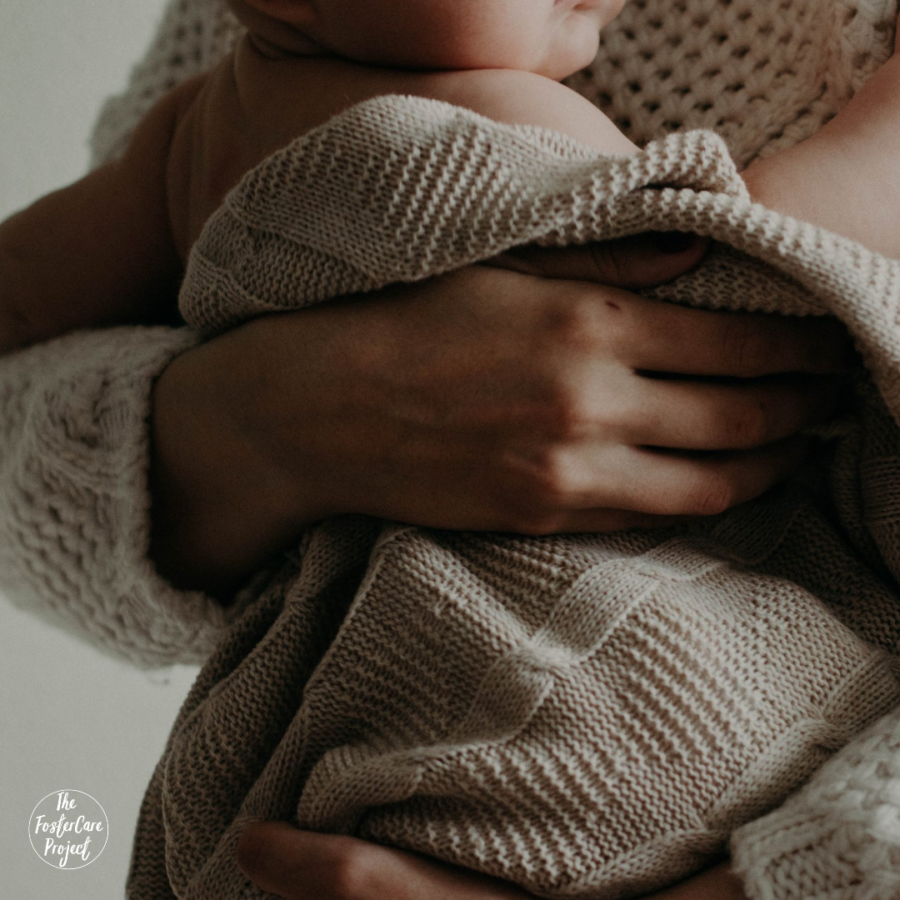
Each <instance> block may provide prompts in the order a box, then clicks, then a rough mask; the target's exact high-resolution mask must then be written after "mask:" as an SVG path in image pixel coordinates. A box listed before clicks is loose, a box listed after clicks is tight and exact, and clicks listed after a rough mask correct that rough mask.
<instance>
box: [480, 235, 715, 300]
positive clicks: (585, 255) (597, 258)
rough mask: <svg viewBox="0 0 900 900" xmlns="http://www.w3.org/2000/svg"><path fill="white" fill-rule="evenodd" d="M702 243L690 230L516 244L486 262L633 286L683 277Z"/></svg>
mask: <svg viewBox="0 0 900 900" xmlns="http://www.w3.org/2000/svg"><path fill="white" fill-rule="evenodd" d="M708 246H709V241H708V240H706V239H705V238H700V237H698V236H697V235H694V234H686V233H684V232H680V231H668V232H661V233H656V232H651V233H648V234H639V235H635V236H634V237H627V238H620V239H618V240H614V241H603V242H600V243H592V244H585V245H584V246H580V247H565V248H560V249H557V248H547V247H534V246H527V247H517V248H514V249H513V250H510V251H508V252H507V253H504V254H503V255H502V256H499V257H496V258H494V259H492V260H489V261H488V264H489V265H491V266H497V267H500V268H504V269H511V270H512V271H516V272H521V273H523V274H525V275H538V276H541V277H543V278H561V279H565V280H567V281H593V282H596V283H598V284H604V285H610V286H612V287H619V288H626V289H631V290H637V289H638V288H645V287H653V286H655V285H658V284H663V283H665V282H667V281H671V280H672V279H673V278H677V277H678V276H679V275H683V274H684V273H685V272H687V271H688V270H690V269H692V268H693V267H694V266H696V265H697V263H699V262H700V260H701V259H703V255H704V254H705V253H706V249H707V247H708Z"/></svg>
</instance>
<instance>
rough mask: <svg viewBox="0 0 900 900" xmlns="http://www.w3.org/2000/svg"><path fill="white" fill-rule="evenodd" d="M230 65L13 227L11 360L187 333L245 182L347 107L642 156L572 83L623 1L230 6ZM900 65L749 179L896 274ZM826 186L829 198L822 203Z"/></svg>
mask: <svg viewBox="0 0 900 900" xmlns="http://www.w3.org/2000/svg"><path fill="white" fill-rule="evenodd" d="M229 2H230V5H231V7H232V9H233V11H234V12H235V13H236V14H237V16H238V17H239V18H240V19H241V21H242V22H243V23H244V24H245V25H246V26H247V29H248V31H247V34H246V35H245V37H244V38H243V40H242V41H240V42H239V44H238V46H237V47H236V48H235V50H234V52H233V53H232V54H230V55H229V56H228V57H226V58H225V59H224V60H223V61H222V63H220V64H219V65H218V66H217V67H216V68H214V69H213V70H211V71H210V72H208V73H205V74H203V75H200V76H198V77H196V78H194V79H192V80H190V81H188V82H186V83H185V84H183V85H181V86H179V87H178V88H177V89H175V90H174V91H172V92H171V93H170V94H168V95H167V96H166V97H164V98H163V99H162V100H161V101H160V102H159V103H157V104H156V105H155V106H154V107H153V108H152V109H151V110H150V112H149V113H148V114H147V115H146V116H145V118H144V119H143V120H142V121H141V123H140V124H139V126H138V127H137V129H136V131H135V134H134V136H133V138H132V140H131V142H130V144H129V146H128V148H127V150H126V151H125V153H124V155H123V156H122V158H121V159H119V160H116V161H114V162H111V163H108V164H107V165H105V166H103V167H101V168H99V169H97V170H95V171H94V172H92V173H90V174H89V175H87V176H86V177H85V178H82V179H81V180H80V181H78V182H76V183H74V184H73V185H70V186H69V187H66V188H64V189H62V190H59V191H56V192H55V193H52V194H50V195H48V196H46V197H44V198H42V199H41V200H39V201H37V202H36V203H35V204H34V205H32V206H31V207H29V208H27V209H25V210H23V211H22V212H20V213H18V214H16V215H14V216H13V217H11V218H10V219H8V220H6V221H5V222H3V223H2V225H0V277H2V279H3V284H4V285H5V288H6V289H5V291H4V294H3V296H2V298H0V352H4V353H5V352H9V351H11V350H14V349H17V348H20V347H24V346H28V345H29V344H32V343H35V342H38V341H42V340H46V339H48V338H51V337H54V336H57V335H60V334H63V333H66V332H69V331H71V330H74V329H77V328H87V327H99V326H106V325H115V324H156V323H175V322H177V321H178V312H177V293H178V285H179V283H180V280H181V277H182V275H183V272H184V267H185V263H186V259H187V256H188V254H189V252H190V249H191V247H192V245H193V244H194V242H195V241H196V240H197V238H198V236H199V234H200V231H201V230H202V228H203V225H204V223H205V222H206V220H207V219H208V218H209V216H210V215H211V214H212V213H213V212H214V211H215V209H216V208H217V207H218V206H219V205H220V203H221V202H222V200H223V199H224V197H225V195H226V194H227V193H228V191H229V190H230V189H231V188H232V187H234V186H235V185H236V184H237V183H238V181H239V180H240V179H241V177H242V176H243V175H244V174H245V173H246V172H248V171H249V170H251V169H253V168H254V167H255V166H256V165H257V164H259V163H260V162H261V161H262V160H264V159H265V158H267V157H268V156H270V155H271V154H272V153H274V152H276V151H277V150H279V149H281V148H282V147H284V146H286V145H287V144H289V143H290V142H291V141H292V140H294V139H295V138H297V137H300V136H301V135H303V134H305V133H307V132H308V131H310V130H311V129H313V128H315V127H317V126H318V125H321V124H323V123H324V122H326V121H327V120H328V119H330V118H331V117H333V116H335V115H337V114H338V113H340V112H342V111H343V110H345V109H347V108H348V107H350V106H352V105H354V104H357V103H361V102H363V101H365V100H369V99H371V98H373V97H376V96H381V95H386V94H405V95H415V96H420V97H425V98H432V99H435V100H442V101H444V102H448V103H452V104H456V105H458V106H462V107H466V108H468V109H471V110H473V111H474V112H477V113H480V114H481V115H484V116H486V117H488V118H492V119H495V120H497V121H500V122H504V123H508V124H513V125H515V124H519V125H532V126H539V127H543V128H547V129H552V130H556V131H559V132H562V133H564V134H567V135H568V136H570V137H572V138H574V139H576V140H578V141H580V142H583V143H585V144H587V145H589V146H591V147H593V148H596V149H598V150H600V151H601V152H603V153H605V154H611V155H626V154H629V153H632V152H635V151H636V150H637V147H635V145H634V144H632V143H631V142H630V141H629V140H628V139H627V138H626V137H625V136H624V135H623V134H622V133H621V132H619V130H618V129H617V128H616V127H615V126H614V125H613V123H612V122H611V121H610V120H609V119H608V118H607V117H606V116H605V115H603V114H602V113H601V112H600V111H599V110H597V109H596V108H595V107H594V106H593V105H592V104H591V103H589V102H588V101H587V100H585V99H584V98H583V97H581V96H580V95H578V94H576V93H575V92H574V91H572V90H570V89H569V88H567V87H565V86H564V85H562V84H560V83H559V79H562V78H565V77H567V76H568V75H571V74H572V73H574V72H576V71H578V70H579V69H580V68H583V67H584V66H587V65H588V64H589V63H590V62H591V61H592V59H593V58H594V56H595V55H596V52H597V48H598V40H599V38H598V36H599V33H600V31H601V30H602V28H603V27H605V25H606V24H608V23H609V22H610V21H611V20H612V19H613V18H614V17H615V16H616V15H617V14H618V12H619V11H620V10H621V7H622V5H623V3H624V0H455V2H453V3H444V2H441V0H415V2H409V0H402V2H401V0H229ZM897 146H900V56H898V54H897V53H896V52H895V55H894V56H893V57H892V59H891V60H890V61H889V62H888V63H887V64H886V65H884V66H883V67H882V68H881V69H880V70H879V71H878V72H877V73H876V74H875V75H874V76H873V77H872V78H871V79H870V80H869V82H868V83H867V84H866V85H865V86H864V88H863V89H862V90H861V91H860V92H859V93H858V94H857V95H856V96H855V97H854V98H853V100H852V101H851V102H850V103H849V104H848V105H847V107H846V108H845V109H844V110H843V111H841V112H840V113H839V114H838V115H837V116H836V117H835V118H834V119H833V120H832V121H831V122H830V123H828V124H827V125H826V126H825V127H824V128H822V129H821V130H820V131H819V132H818V133H817V134H815V135H814V136H813V137H811V138H810V139H808V140H807V141H804V142H803V143H801V144H799V145H797V146H796V147H793V148H791V149H789V150H786V151H783V152H781V153H779V154H776V155H775V156H772V157H769V158H767V159H765V160H762V161H759V162H757V163H755V164H754V165H752V166H751V167H750V168H749V169H748V170H747V171H746V172H745V181H746V183H747V185H748V188H749V190H750V193H751V197H752V198H753V199H754V200H755V201H758V202H760V203H762V204H763V205H765V206H768V207H770V208H773V209H775V210H777V211H779V212H783V213H786V214H788V215H791V216H794V217H795V218H799V219H803V220H806V221H810V222H813V223H814V224H816V225H819V226H821V227H824V228H827V229H829V230H831V231H835V232H837V233H839V234H842V235H844V236H846V237H849V238H852V239H854V240H856V241H858V242H859V243H861V244H863V245H865V246H867V247H869V249H871V250H874V251H877V252H879V253H882V254H884V255H886V256H889V257H900V227H897V224H898V223H897V222H896V212H895V211H896V210H897V209H900V183H898V180H897V179H896V173H895V166H896V147H897ZM823 184H827V185H828V190H827V191H824V190H822V189H821V186H822V185H823Z"/></svg>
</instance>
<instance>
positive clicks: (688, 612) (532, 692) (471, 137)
mask: <svg viewBox="0 0 900 900" xmlns="http://www.w3.org/2000/svg"><path fill="white" fill-rule="evenodd" d="M660 185H665V186H666V187H660ZM648 230H660V231H664V230H681V231H688V232H696V233H699V234H703V235H708V236H710V237H712V238H714V239H715V240H716V241H717V242H719V244H720V245H722V249H718V250H717V251H715V252H714V254H713V255H712V257H711V259H710V261H709V263H708V265H707V266H704V267H701V268H700V269H698V270H697V271H696V272H695V273H693V274H691V275H690V276H689V277H686V278H684V279H681V280H679V282H676V283H675V284H674V285H673V286H671V287H668V288H661V289H658V290H657V291H655V292H654V295H655V296H660V297H669V298H672V299H689V300H690V301H691V302H693V303H698V304H702V305H705V306H713V307H716V308H731V309H737V308H741V309H749V310H754V311H765V312H781V313H786V314H795V315H797V314H810V313H818V314H825V313H830V314H832V315H836V316H838V317H839V318H840V319H842V320H843V321H844V322H845V324H846V325H847V326H848V327H849V329H850V330H851V332H852V333H853V335H854V337H855V338H856V341H857V344H858V346H859V347H860V349H861V350H862V352H863V355H864V358H865V360H866V363H867V367H868V370H869V372H870V373H871V376H872V378H873V381H874V384H875V386H876V387H877V390H874V389H873V388H872V384H871V383H869V382H867V381H866V380H865V379H864V378H861V380H860V386H859V393H858V403H857V406H858V410H859V415H860V420H861V421H860V424H859V426H858V429H857V431H856V432H855V434H854V435H853V437H852V438H851V439H850V440H849V441H848V442H847V444H846V446H844V447H843V448H842V449H841V450H840V451H839V452H838V454H837V455H836V459H835V462H834V464H833V465H832V466H831V467H830V469H829V471H828V479H829V480H830V488H828V489H826V488H825V487H824V486H823V485H821V484H819V483H818V482H817V478H816V476H815V474H814V473H811V472H810V473H806V474H805V475H804V477H803V478H800V479H797V480H795V481H794V482H793V483H792V484H790V485H789V486H788V487H786V488H784V489H782V490H781V491H779V492H777V493H774V494H772V495H770V496H767V497H766V498H763V499H762V500H760V501H757V502H755V503H753V504H750V505H749V506H748V507H745V508H741V509H739V510H735V511H733V512H731V513H729V514H726V515H724V516H722V517H720V518H719V519H718V520H717V521H716V522H714V523H711V524H706V525H703V526H700V525H698V526H696V527H695V528H693V529H692V530H687V529H686V530H682V531H679V532H670V533H667V534H662V535H659V534H657V535H653V536H651V535H615V536H609V535H600V536H596V535H594V536H579V537H566V538H559V537H556V538H545V539H521V538H511V537H499V536H497V537H486V536H473V535H464V534H463V535H460V534H446V533H442V532H439V531H433V530H429V529H420V528H413V527H401V526H393V525H390V524H384V525H381V526H379V525H378V523H372V522H363V521H359V520H356V519H352V518H349V519H345V520H338V521H333V522H328V523H326V524H324V525H322V526H320V527H317V528H314V529H311V531H310V533H309V535H308V543H307V545H306V546H305V548H304V552H303V554H302V556H301V557H300V559H299V561H298V562H297V572H296V577H294V578H293V579H290V578H289V579H288V580H287V581H286V582H285V586H284V587H283V592H284V593H283V598H282V599H276V598H275V596H274V595H273V596H270V597H267V598H266V600H265V602H264V603H263V604H261V605H260V607H259V608H258V609H255V610H254V615H253V616H252V617H250V619H249V621H248V622H247V623H240V624H239V625H238V626H237V627H236V628H235V630H234V631H233V633H231V634H230V635H229V637H228V638H227V639H226V642H225V645H224V647H223V648H222V650H221V651H220V653H219V654H217V656H216V657H215V658H213V659H212V660H211V661H210V663H209V664H208V665H207V666H206V667H205V669H204V673H203V676H202V677H201V682H200V683H199V684H198V687H197V689H195V691H193V692H192V695H191V697H189V699H188V701H187V704H186V706H185V708H184V710H183V712H182V715H181V717H180V718H179V721H178V723H176V726H175V729H174V731H173V734H172V738H171V741H170V744H169V747H168V748H167V751H166V754H165V756H164V758H163V760H162V762H161V764H160V768H159V770H158V772H157V776H156V777H155V779H154V782H153V784H152V786H151V789H150V792H149V793H148V796H147V799H146V805H145V809H144V821H143V822H142V824H141V826H139V831H138V836H137V842H136V848H137V850H136V852H137V856H136V865H135V869H134V870H133V874H132V881H131V896H132V897H134V898H143V897H144V896H147V897H149V896H151V887H150V886H151V885H152V889H153V890H155V889H156V888H157V887H158V886H160V885H162V884H163V883H164V882H163V879H168V882H169V883H170V884H171V887H172V889H173V891H174V894H175V895H176V896H178V897H182V898H188V897H190V898H207V897H208V898H214V897H216V898H222V897H237V896H241V897H247V896H254V895H255V894H254V893H253V891H252V890H250V889H248V888H246V885H245V882H244V880H243V879H242V877H241V875H240V873H239V872H238V871H237V869H236V866H235V863H234V844H235V840H236V837H237V835H238V833H239V831H240V829H241V828H242V827H243V825H244V824H246V822H247V821H248V820H249V819H253V818H289V819H292V820H294V821H296V822H297V823H298V824H299V825H300V826H301V827H307V828H312V829H315V830H321V831H335V832H346V833H353V834H357V835H360V836H362V837H366V838H371V839H375V840H378V841H382V842H385V843H389V844H393V845H397V846H401V847H405V848H408V849H412V850H416V851H419V852H423V853H427V854H430V855H433V856H437V857H439V858H441V859H444V860H446V861H448V862H452V863H456V864H461V865H466V866H470V867H473V868H477V869H480V870H482V871H485V872H488V873H490V874H493V875H496V876H499V877H501V878H505V879H508V880H511V881H514V882H516V883H518V884H520V885H522V886H523V887H525V888H526V889H528V890H529V891H532V892H534V893H536V894H539V895H542V896H550V897H583V898H601V897H604V898H605V897H627V896H637V895H638V894H641V893H644V892H646V891H649V890H653V889H655V888H658V887H661V886H663V885H665V884H667V883H669V882H671V881H672V880H674V879H677V878H679V877H681V876H683V875H686V874H688V873H690V872H692V871H694V870H696V869H697V868H699V867H700V866H702V865H703V864H704V863H706V862H707V861H709V860H710V859H711V858H712V857H713V856H714V855H715V854H717V853H719V852H721V850H722V849H723V846H724V845H725V843H726V841H727V839H728V836H729V835H730V833H731V832H732V831H733V829H734V828H735V827H736V826H737V825H740V824H742V823H746V822H748V821H750V820H752V819H753V818H754V817H755V816H757V815H759V813H760V812H761V811H762V810H765V809H767V808H770V807H771V806H772V805H774V804H775V803H776V802H778V800H779V799H780V798H782V797H784V796H785V795H786V794H787V793H789V792H790V791H791V790H793V789H795V788H796V787H797V786H798V785H800V784H801V783H802V782H803V781H804V780H806V779H807V778H808V777H809V775H810V774H811V773H813V772H814V771H815V770H816V769H817V768H818V767H819V766H820V765H821V763H822V762H823V760H824V759H825V758H826V757H827V756H828V754H829V753H830V752H832V751H834V750H835V749H837V748H838V747H840V746H842V745H843V744H845V743H846V742H847V741H848V740H849V739H850V738H851V737H852V736H853V735H854V734H855V733H857V732H858V731H859V730H860V729H861V728H862V727H863V726H864V725H865V724H867V723H871V722H872V721H873V720H874V719H875V718H876V717H877V716H879V715H881V714H883V713H885V712H887V711H888V710H890V709H892V708H893V707H895V706H896V704H897V700H898V694H900V685H898V682H897V677H896V676H897V671H898V667H897V663H896V658H895V655H896V653H897V649H898V638H900V607H898V605H897V603H896V595H895V594H894V591H893V586H894V585H895V577H896V575H897V573H898V572H900V567H898V566H900V555H898V550H897V544H896V541H895V540H892V538H893V536H894V529H895V527H896V526H895V524H894V523H896V521H897V518H896V510H893V509H892V508H891V503H890V500H889V499H887V498H888V497H889V495H888V494H886V489H885V486H886V484H887V485H889V484H890V483H891V476H892V473H893V471H894V470H895V469H896V467H897V464H898V463H897V460H898V455H897V453H898V449H900V431H898V428H897V426H896V424H895V417H896V415H897V414H898V413H900V395H898V384H897V374H896V373H897V372H898V362H900V360H898V358H897V356H898V353H900V340H898V338H897V331H896V318H897V310H898V305H900V262H897V261H893V260H888V259H885V258H883V257H880V256H878V255H876V254H873V253H871V252H869V251H868V250H866V249H865V248H863V247H861V246H859V245H856V244H854V243H852V242H851V241H849V240H846V239H844V238H840V237H838V236H836V235H833V234H830V233H828V232H825V231H822V230H820V229H817V228H815V227H813V226H811V225H808V224H805V223H801V222H798V221H796V220H792V219H790V218H788V217H785V216H783V215H780V214H777V213H774V212H772V211H770V210H766V209H764V208H762V207H760V206H756V205H753V204H751V203H750V202H749V199H748V197H747V195H746V191H745V189H744V187H743V183H742V181H741V179H740V178H739V176H738V174H737V171H736V169H735V167H734V164H733V162H732V160H731V158H730V156H729V154H728V151H727V148H726V147H725V145H724V144H723V143H722V141H721V140H720V139H719V138H717V137H716V136H715V135H714V134H712V133H710V132H687V133H683V134H676V135H673V136H670V137H669V138H667V139H665V140H663V141H659V142H652V143H651V144H649V145H648V146H647V148H646V149H645V150H644V151H642V152H640V153H638V154H636V155H634V156H632V157H628V158H625V159H609V158H606V157H603V156H602V155H600V154H598V153H596V152H594V151H592V150H589V149H588V148H585V147H583V146H580V145H578V144H576V143H575V142H573V141H570V140H568V139H566V138H564V137H562V136H560V135H556V134H553V133H550V132H546V131H542V130H540V129H535V128H515V127H510V126H505V125H499V124H497V123H494V122H492V121H490V120H488V119H484V118H483V117H480V116H477V115H475V114H474V113H471V112H469V111H466V110H461V109H459V108H456V107H452V106H448V105H447V104H443V103H437V102H434V101H428V100H422V99H416V98H408V97H407V98H404V97H382V98H377V99H375V100H372V101H369V102H367V103H364V104H361V105H359V106H357V107H354V108H353V109H351V110H349V111H347V112H346V113H344V114H342V115H341V116H339V117H336V118H335V119H332V120H331V121H330V122H329V123H327V124H326V125H324V126H322V127H321V128H318V129H316V130H314V131H313V132H310V133H309V134H308V135H306V136H304V137H302V138H300V139H298V140H297V141H295V142H294V143H293V144H291V145H290V146H289V147H287V148H285V149H284V150H283V151H281V152H279V153H277V154H275V155H274V156H273V157H271V158H270V159H269V160H267V161H265V162H264V163H262V164H261V165H260V166H259V167H257V168H256V169H255V170H254V171H253V172H251V173H249V174H248V176H247V177H246V178H245V179H244V180H243V181H242V182H241V184H240V185H239V186H238V187H237V188H236V189H235V190H234V191H233V192H232V193H231V194H230V195H229V197H228V198H227V200H226V202H225V204H224V205H223V207H222V208H221V209H220V210H219V211H218V212H217V213H216V214H215V215H214V216H213V217H212V218H211V219H210V221H209V222H208V223H207V226H206V228H205V229H204V232H203V234H202V236H201V238H200V240H199V242H198V244H197V245H196V246H195V248H194V251H193V253H192V255H191V259H190V261H189V265H188V271H187V275H186V279H185V283H184V286H183V289H182V295H181V310H182V313H183V315H184V316H185V318H186V319H187V320H188V321H189V322H190V323H191V324H193V325H195V326H196V327H198V328H199V329H201V330H203V331H204V332H205V333H207V334H215V333H217V332H219V331H221V330H223V329H226V328H229V327H232V326H233V325H235V324H237V323H239V322H240V321H242V320H243V319H244V318H247V317H249V316H252V315H257V314H259V313H261V312H270V311H277V310H284V309H295V308H301V307H303V306H306V305H309V304H312V303H316V302H321V301H323V300H327V299H329V298H332V297H337V296H342V295H345V294H350V293H358V292H364V291H371V290H374V289H377V288H379V287H381V286H383V285H386V284H390V283H392V282H396V281H399V280H406V281H415V280H419V279H422V278H426V277H429V276H432V275H436V274H440V273H441V272H445V271H448V270H451V269H455V268H458V267H460V266H464V265H468V264H471V263H473V262H476V261H479V260H484V259H488V258H490V257H492V256H494V255H495V254H497V253H501V252H503V251H504V250H507V249H509V248H510V247H513V246H516V245H521V244H525V243H538V244H543V245H566V244H573V243H584V242H587V241H591V240H607V239H611V238H617V237H621V236H623V235H627V234H633V233H637V232H643V231H648ZM773 270H775V272H777V275H776V274H774V273H773ZM773 284H774V285H775V287H776V290H773ZM723 286H729V287H730V290H723ZM872 498H880V499H878V500H876V501H875V503H874V504H873V503H872ZM886 501H887V502H886ZM873 506H876V507H877V512H875V511H873ZM848 538H849V542H848ZM342 616H343V618H341V617H342ZM247 734H252V735H253V740H252V741H251V742H249V743H248V742H247V737H246V736H247ZM163 829H164V832H163ZM870 856H871V854H870ZM850 858H851V859H852V855H851V857H850ZM868 862H872V860H871V859H869V860H868ZM847 865H849V862H848V863H847ZM862 871H863V872H866V876H865V877H872V876H871V872H869V870H866V869H862ZM879 877H880V876H879ZM891 877H892V878H893V879H896V875H893V876H891ZM832 883H833V880H832Z"/></svg>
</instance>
